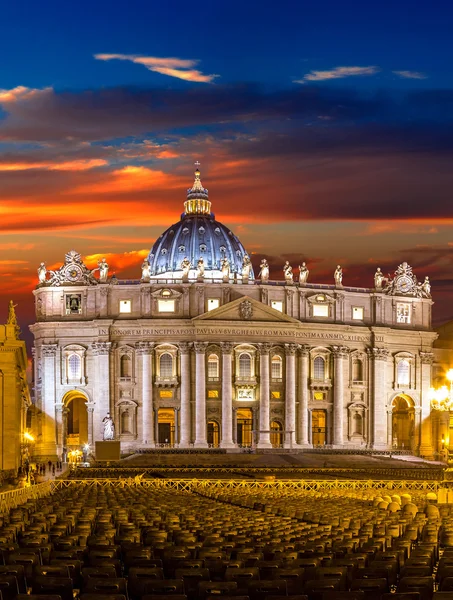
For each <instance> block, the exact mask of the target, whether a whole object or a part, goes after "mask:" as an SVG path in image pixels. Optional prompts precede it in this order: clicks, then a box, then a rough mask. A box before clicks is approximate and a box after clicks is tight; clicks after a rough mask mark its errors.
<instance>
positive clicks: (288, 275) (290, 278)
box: [283, 260, 294, 283]
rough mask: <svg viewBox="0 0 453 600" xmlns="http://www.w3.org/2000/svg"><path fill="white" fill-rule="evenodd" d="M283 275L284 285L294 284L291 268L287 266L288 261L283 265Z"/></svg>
mask: <svg viewBox="0 0 453 600" xmlns="http://www.w3.org/2000/svg"><path fill="white" fill-rule="evenodd" d="M283 273H284V274H285V280H286V283H294V279H293V268H292V266H291V265H290V264H289V261H288V260H287V261H286V262H285V264H284V265H283Z"/></svg>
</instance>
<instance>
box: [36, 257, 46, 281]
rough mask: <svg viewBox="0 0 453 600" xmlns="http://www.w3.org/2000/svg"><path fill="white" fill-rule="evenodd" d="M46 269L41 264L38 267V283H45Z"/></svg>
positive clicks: (43, 264)
mask: <svg viewBox="0 0 453 600" xmlns="http://www.w3.org/2000/svg"><path fill="white" fill-rule="evenodd" d="M46 277H47V269H46V265H45V263H43V262H42V263H41V264H40V265H39V267H38V282H39V283H46Z"/></svg>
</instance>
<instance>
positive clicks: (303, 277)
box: [299, 262, 310, 285]
mask: <svg viewBox="0 0 453 600" xmlns="http://www.w3.org/2000/svg"><path fill="white" fill-rule="evenodd" d="M309 274H310V271H309V270H308V268H307V265H306V264H305V263H304V262H303V263H302V264H301V265H299V283H300V284H302V285H305V284H306V283H307V281H308V275H309Z"/></svg>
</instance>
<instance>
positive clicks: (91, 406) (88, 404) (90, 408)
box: [85, 402, 96, 413]
mask: <svg viewBox="0 0 453 600" xmlns="http://www.w3.org/2000/svg"><path fill="white" fill-rule="evenodd" d="M95 405H96V402H85V406H86V407H87V412H89V413H93V412H94V407H95Z"/></svg>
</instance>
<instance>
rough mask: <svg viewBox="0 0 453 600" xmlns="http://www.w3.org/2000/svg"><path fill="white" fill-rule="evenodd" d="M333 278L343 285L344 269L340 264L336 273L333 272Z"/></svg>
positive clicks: (337, 283)
mask: <svg viewBox="0 0 453 600" xmlns="http://www.w3.org/2000/svg"><path fill="white" fill-rule="evenodd" d="M333 278H334V279H335V285H342V281H343V269H342V268H341V267H340V265H337V268H336V269H335V273H334V274H333Z"/></svg>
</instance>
